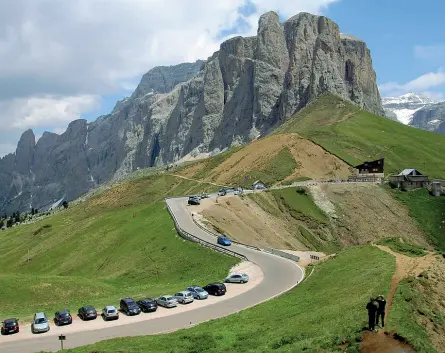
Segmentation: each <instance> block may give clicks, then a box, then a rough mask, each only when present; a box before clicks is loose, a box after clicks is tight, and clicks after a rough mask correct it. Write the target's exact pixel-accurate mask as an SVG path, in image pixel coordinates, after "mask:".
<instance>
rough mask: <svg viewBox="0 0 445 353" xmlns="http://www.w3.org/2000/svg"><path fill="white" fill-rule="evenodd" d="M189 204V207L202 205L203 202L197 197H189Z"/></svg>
mask: <svg viewBox="0 0 445 353" xmlns="http://www.w3.org/2000/svg"><path fill="white" fill-rule="evenodd" d="M188 204H189V205H200V204H201V201H200V200H199V199H198V198H197V197H189V200H188Z"/></svg>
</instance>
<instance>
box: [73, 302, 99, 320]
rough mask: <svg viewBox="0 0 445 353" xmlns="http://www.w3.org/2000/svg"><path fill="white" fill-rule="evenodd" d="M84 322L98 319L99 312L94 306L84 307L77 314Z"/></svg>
mask: <svg viewBox="0 0 445 353" xmlns="http://www.w3.org/2000/svg"><path fill="white" fill-rule="evenodd" d="M77 314H78V315H79V317H80V318H81V319H82V320H95V319H96V318H97V311H96V309H94V308H93V307H92V306H90V305H87V306H83V307H81V308H80V309H79V311H78V312H77Z"/></svg>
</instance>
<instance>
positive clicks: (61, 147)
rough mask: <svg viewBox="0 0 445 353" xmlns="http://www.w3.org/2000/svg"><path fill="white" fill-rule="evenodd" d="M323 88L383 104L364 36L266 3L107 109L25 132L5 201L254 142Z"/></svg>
mask: <svg viewBox="0 0 445 353" xmlns="http://www.w3.org/2000/svg"><path fill="white" fill-rule="evenodd" d="M326 92H331V93H333V94H336V95H338V96H340V97H342V98H343V99H345V100H349V101H351V102H353V103H355V104H357V105H359V106H360V107H362V108H363V109H365V110H368V111H370V112H372V113H375V114H383V109H382V106H381V101H380V96H379V92H378V89H377V85H376V75H375V72H374V70H373V67H372V61H371V56H370V52H369V50H368V48H367V47H366V44H365V43H364V42H363V41H361V40H359V39H357V38H354V37H352V36H349V35H343V34H340V31H339V28H338V26H337V25H336V24H335V23H334V22H332V21H331V20H329V19H328V18H326V17H322V16H314V15H311V14H308V13H300V14H298V15H296V16H294V17H292V18H290V19H289V20H287V21H286V22H284V23H280V21H279V17H278V15H277V14H276V13H274V12H269V13H266V14H265V15H263V16H262V17H261V18H260V20H259V27H258V34H257V36H255V37H247V38H242V37H235V38H232V39H229V40H227V41H225V42H224V43H222V44H221V46H220V50H219V51H218V52H216V53H214V54H213V55H212V56H211V57H210V58H208V60H207V61H205V62H204V61H197V62H196V63H191V64H190V63H189V64H181V65H177V66H172V67H158V68H154V69H152V70H150V71H149V72H148V73H147V74H145V75H144V76H143V78H142V80H141V83H140V84H139V86H138V88H137V89H136V91H135V92H134V93H133V95H132V96H131V97H129V98H127V99H125V100H122V101H120V102H118V103H117V104H116V106H115V108H114V109H113V111H112V113H111V114H109V115H106V116H102V117H100V118H98V119H97V120H96V121H94V122H91V123H87V122H86V121H85V120H77V121H74V122H72V123H71V124H70V126H69V128H68V130H67V131H66V132H65V133H63V134H62V135H60V136H59V135H56V134H51V133H45V134H44V135H43V136H42V137H41V139H40V140H39V141H38V142H37V143H34V142H33V141H34V137H33V134H32V132H30V131H28V132H25V134H24V135H23V137H22V139H21V142H20V143H19V146H18V147H17V151H16V153H15V154H12V155H8V156H6V157H4V158H3V159H1V160H0V182H1V186H0V210H4V211H8V212H12V211H15V210H17V209H19V210H24V209H27V208H29V207H37V208H41V207H42V206H44V205H47V204H50V203H51V202H54V201H56V200H58V199H60V198H62V197H64V198H66V199H73V198H75V197H77V196H79V195H81V194H82V193H84V192H86V191H88V190H89V189H90V188H93V187H95V186H96V185H98V184H101V183H103V182H105V181H107V180H110V179H112V178H115V177H118V176H121V175H123V174H125V173H128V172H131V171H134V170H136V169H137V168H146V167H151V166H155V165H160V164H165V163H171V162H175V161H178V160H179V159H181V158H183V157H184V156H186V155H188V154H190V153H200V152H218V151H220V150H222V149H224V148H227V147H231V146H234V145H238V144H243V143H247V142H249V141H251V140H252V139H254V138H257V137H258V136H260V135H264V134H267V133H268V132H269V131H271V130H272V129H273V128H274V127H276V126H277V125H278V124H280V123H281V122H283V121H284V120H286V119H288V118H289V117H290V116H292V115H293V114H295V113H296V112H297V111H298V110H300V109H301V108H303V107H304V106H306V105H307V104H308V103H309V102H311V101H312V100H315V99H316V98H317V97H319V96H320V95H321V94H323V93H326Z"/></svg>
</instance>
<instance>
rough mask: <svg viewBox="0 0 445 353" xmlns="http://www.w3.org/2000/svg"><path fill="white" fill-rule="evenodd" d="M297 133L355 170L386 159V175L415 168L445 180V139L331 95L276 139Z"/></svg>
mask: <svg viewBox="0 0 445 353" xmlns="http://www.w3.org/2000/svg"><path fill="white" fill-rule="evenodd" d="M289 132H296V133H298V134H300V135H302V136H304V137H306V138H308V139H310V140H311V141H313V142H315V143H316V144H318V145H320V146H322V147H323V148H324V149H326V150H327V151H329V152H331V153H332V154H334V155H336V156H338V157H339V158H341V159H343V160H345V161H346V162H347V163H349V164H351V165H357V164H360V163H362V162H364V161H367V160H372V159H376V158H381V157H385V173H386V174H388V173H393V172H400V170H403V169H405V168H417V169H419V170H420V171H421V172H423V173H424V174H428V175H429V176H431V177H435V178H445V165H444V164H443V156H444V153H445V136H442V135H439V134H435V133H431V132H428V131H423V130H419V129H416V128H412V127H408V126H404V125H402V124H400V123H397V122H394V121H391V120H388V119H385V118H382V117H379V116H376V115H373V114H371V113H368V112H366V111H363V110H361V109H359V108H357V107H356V106H353V105H351V104H349V103H347V102H345V101H343V100H341V99H340V98H338V97H336V96H333V95H324V96H322V97H321V98H320V99H318V100H317V101H316V102H314V103H312V104H310V105H309V106H307V107H306V108H305V109H303V110H302V111H301V112H299V113H298V114H296V115H295V116H294V117H293V118H292V119H290V120H288V121H287V122H285V123H284V124H283V125H281V126H280V127H279V128H278V129H277V130H276V131H275V134H281V133H289Z"/></svg>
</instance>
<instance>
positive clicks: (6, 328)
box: [1, 319, 20, 335]
mask: <svg viewBox="0 0 445 353" xmlns="http://www.w3.org/2000/svg"><path fill="white" fill-rule="evenodd" d="M19 331H20V328H19V320H17V319H7V320H5V321H3V322H2V328H1V332H2V335H7V334H9V333H17V332H19Z"/></svg>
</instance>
